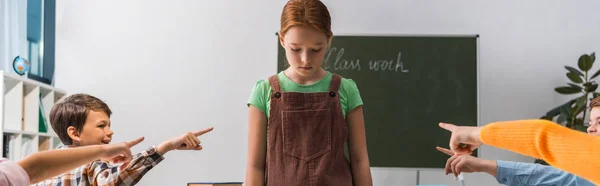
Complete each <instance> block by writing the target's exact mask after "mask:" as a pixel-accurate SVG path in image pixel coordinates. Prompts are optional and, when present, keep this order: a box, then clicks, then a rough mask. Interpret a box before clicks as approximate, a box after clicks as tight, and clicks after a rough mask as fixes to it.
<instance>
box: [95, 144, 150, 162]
mask: <svg viewBox="0 0 600 186" xmlns="http://www.w3.org/2000/svg"><path fill="white" fill-rule="evenodd" d="M142 141H144V137H141V138H138V139H136V140H133V141H130V142H122V143H115V144H110V145H104V149H103V150H104V151H103V153H102V158H101V159H105V160H108V161H109V162H110V163H113V164H119V163H125V164H124V166H123V167H126V166H127V165H126V164H127V163H129V162H130V161H131V159H132V155H131V150H130V148H131V147H133V146H135V145H137V144H138V143H140V142H142Z"/></svg>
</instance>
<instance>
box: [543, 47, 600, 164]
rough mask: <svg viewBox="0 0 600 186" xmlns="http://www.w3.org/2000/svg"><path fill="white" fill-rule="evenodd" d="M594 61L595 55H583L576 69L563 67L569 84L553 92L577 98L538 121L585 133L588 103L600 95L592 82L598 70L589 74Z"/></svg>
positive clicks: (596, 86)
mask: <svg viewBox="0 0 600 186" xmlns="http://www.w3.org/2000/svg"><path fill="white" fill-rule="evenodd" d="M595 60H596V55H595V53H591V54H589V55H588V54H583V55H581V56H580V57H579V60H578V62H577V66H578V67H579V68H578V69H576V68H573V67H571V66H565V69H566V70H567V74H566V76H567V78H569V80H570V82H569V83H567V86H561V87H556V88H554V91H556V92H557V93H559V94H563V95H577V96H576V97H575V98H573V99H571V100H569V101H567V102H566V103H563V104H561V105H559V106H557V107H556V108H553V109H552V110H550V111H548V112H546V114H545V115H544V116H542V117H541V118H540V119H546V120H550V121H554V122H556V123H558V124H562V125H564V126H566V127H568V128H571V129H574V130H578V131H582V132H584V131H586V128H587V127H586V126H585V125H584V123H585V121H584V120H585V119H586V115H587V114H588V111H589V108H588V105H589V104H588V101H590V100H591V99H593V98H595V97H596V96H598V95H600V93H598V92H596V90H597V89H598V83H597V82H595V81H594V80H593V79H594V78H596V77H598V76H599V75H600V70H598V71H596V72H595V73H593V74H590V73H589V71H590V69H592V66H593V65H594V61H595ZM536 163H542V164H547V163H546V162H543V161H542V160H536Z"/></svg>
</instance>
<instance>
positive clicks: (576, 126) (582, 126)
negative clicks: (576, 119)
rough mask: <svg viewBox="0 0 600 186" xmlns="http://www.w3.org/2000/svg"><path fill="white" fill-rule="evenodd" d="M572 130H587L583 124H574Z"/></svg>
mask: <svg viewBox="0 0 600 186" xmlns="http://www.w3.org/2000/svg"><path fill="white" fill-rule="evenodd" d="M573 129H574V130H577V131H580V132H586V131H587V127H585V125H575V126H574V127H573Z"/></svg>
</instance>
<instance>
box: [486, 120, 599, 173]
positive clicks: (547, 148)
mask: <svg viewBox="0 0 600 186" xmlns="http://www.w3.org/2000/svg"><path fill="white" fill-rule="evenodd" d="M480 136H481V141H483V143H485V144H487V145H491V146H494V147H498V148H502V149H506V150H510V151H513V152H516V153H520V154H523V155H527V156H532V157H536V158H540V159H543V160H545V161H546V162H548V163H549V164H550V165H552V166H554V167H557V168H559V169H562V170H565V171H567V172H570V173H573V174H575V175H578V176H581V177H582V178H585V179H587V180H589V181H591V182H594V183H595V184H600V174H598V171H600V158H597V157H600V137H597V136H592V135H588V134H585V133H583V132H579V131H575V130H571V129H569V128H566V127H564V126H561V125H558V124H556V123H553V122H550V121H547V120H517V121H505V122H496V123H491V124H488V125H486V126H484V127H482V129H481V133H480Z"/></svg>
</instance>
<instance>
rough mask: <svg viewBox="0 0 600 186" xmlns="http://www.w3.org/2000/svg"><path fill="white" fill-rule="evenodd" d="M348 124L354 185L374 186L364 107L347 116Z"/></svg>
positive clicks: (357, 108)
mask: <svg viewBox="0 0 600 186" xmlns="http://www.w3.org/2000/svg"><path fill="white" fill-rule="evenodd" d="M346 122H347V123H348V129H349V136H348V150H349V152H350V165H351V166H352V179H353V182H354V185H358V186H364V185H368V186H371V185H373V181H372V179H371V167H370V164H369V155H368V153H367V140H366V135H365V120H364V117H363V109H362V106H358V107H356V108H355V109H353V110H352V111H350V112H349V113H348V115H347V116H346Z"/></svg>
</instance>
